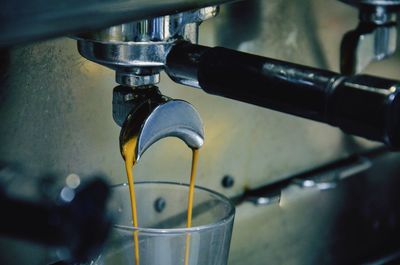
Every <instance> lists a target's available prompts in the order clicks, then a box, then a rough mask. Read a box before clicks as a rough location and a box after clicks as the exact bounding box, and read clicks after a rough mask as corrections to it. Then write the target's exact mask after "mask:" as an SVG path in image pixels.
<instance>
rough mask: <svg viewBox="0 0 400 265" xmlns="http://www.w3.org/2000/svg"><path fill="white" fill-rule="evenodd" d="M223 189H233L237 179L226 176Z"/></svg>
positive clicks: (223, 179)
mask: <svg viewBox="0 0 400 265" xmlns="http://www.w3.org/2000/svg"><path fill="white" fill-rule="evenodd" d="M221 184H222V187H224V188H231V187H233V185H234V184H235V179H234V178H233V177H232V176H230V175H225V176H224V177H223V178H222V181H221Z"/></svg>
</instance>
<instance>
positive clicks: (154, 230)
mask: <svg viewBox="0 0 400 265" xmlns="http://www.w3.org/2000/svg"><path fill="white" fill-rule="evenodd" d="M143 184H162V185H173V186H181V187H189V184H187V183H183V182H173V181H139V182H135V186H136V185H143ZM120 187H128V188H129V185H128V183H121V184H116V185H112V186H111V188H112V189H115V188H120ZM195 190H201V191H204V192H207V193H210V194H212V195H214V196H216V197H217V198H218V199H220V200H221V201H224V202H225V203H227V205H229V207H230V210H229V212H228V213H227V214H225V215H224V217H222V218H220V219H219V220H218V221H216V222H214V223H211V224H205V225H199V226H192V227H189V228H146V227H134V226H126V225H115V224H114V225H113V227H114V228H116V229H119V230H127V231H138V232H139V233H141V234H165V235H167V234H185V233H193V232H201V231H205V230H211V229H214V228H215V227H219V226H223V225H225V224H227V223H229V222H231V221H232V220H233V219H234V217H235V211H236V210H235V205H234V204H233V203H232V201H231V200H230V199H229V198H228V197H226V196H225V195H223V194H221V193H218V192H216V191H213V190H211V189H208V188H205V187H201V186H197V185H195Z"/></svg>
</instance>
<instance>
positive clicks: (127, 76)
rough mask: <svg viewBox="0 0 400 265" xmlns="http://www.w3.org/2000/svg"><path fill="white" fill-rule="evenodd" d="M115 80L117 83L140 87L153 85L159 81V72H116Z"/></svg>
mask: <svg viewBox="0 0 400 265" xmlns="http://www.w3.org/2000/svg"><path fill="white" fill-rule="evenodd" d="M115 81H116V82H117V83H118V84H125V85H127V86H132V87H138V88H140V87H142V86H146V85H154V84H158V83H159V82H160V74H159V73H155V74H151V75H136V74H134V73H126V72H117V73H116V75H115Z"/></svg>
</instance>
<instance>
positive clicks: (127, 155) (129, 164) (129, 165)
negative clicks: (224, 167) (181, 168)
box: [122, 135, 199, 265]
mask: <svg viewBox="0 0 400 265" xmlns="http://www.w3.org/2000/svg"><path fill="white" fill-rule="evenodd" d="M136 144H137V135H135V136H133V137H132V138H131V139H129V140H128V141H127V142H126V143H125V144H124V145H123V146H122V154H123V157H124V159H125V169H126V175H127V177H128V184H129V195H130V200H131V212H132V220H133V226H134V227H139V224H138V216H137V208H136V194H135V184H134V176H133V167H134V166H135V164H136V154H135V150H136ZM198 158H199V149H192V166H191V174H190V184H189V195H188V206H187V221H186V227H187V228H189V227H191V226H192V208H193V199H194V183H195V178H196V173H197V164H198ZM133 239H134V253H135V264H136V265H139V264H140V257H139V235H138V230H135V231H134V233H133ZM189 251H190V235H187V236H186V244H185V265H188V263H189Z"/></svg>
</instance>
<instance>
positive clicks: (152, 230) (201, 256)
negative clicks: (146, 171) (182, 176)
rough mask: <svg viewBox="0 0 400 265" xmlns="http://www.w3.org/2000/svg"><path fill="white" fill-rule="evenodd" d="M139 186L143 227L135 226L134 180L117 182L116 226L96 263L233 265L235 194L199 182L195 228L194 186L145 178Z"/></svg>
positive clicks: (140, 221) (118, 264)
mask: <svg viewBox="0 0 400 265" xmlns="http://www.w3.org/2000/svg"><path fill="white" fill-rule="evenodd" d="M135 191H136V201H137V216H138V224H139V227H137V228H136V227H133V226H132V215H131V208H130V207H131V202H130V198H129V187H128V185H127V184H121V185H118V186H115V187H114V188H113V197H112V200H111V208H112V209H113V212H114V213H115V215H116V225H115V226H114V228H113V231H112V233H111V236H110V239H109V240H108V243H107V244H106V246H105V248H104V251H103V253H102V254H101V255H100V256H99V257H98V258H97V260H96V261H93V262H92V263H91V264H96V265H111V264H112V265H139V264H140V265H226V264H227V261H228V254H229V246H230V240H231V234H232V226H233V220H234V215H235V208H234V206H233V205H232V203H231V202H230V201H229V199H227V198H226V197H225V196H223V195H221V194H218V193H216V192H214V191H211V190H208V189H205V188H201V187H196V188H195V192H194V202H193V213H192V227H191V228H186V221H187V203H188V193H189V186H188V185H186V184H180V183H171V182H139V183H135ZM134 233H137V235H138V239H139V244H138V245H139V259H140V261H139V264H135V254H134ZM187 250H188V251H187ZM186 252H187V253H186Z"/></svg>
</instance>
